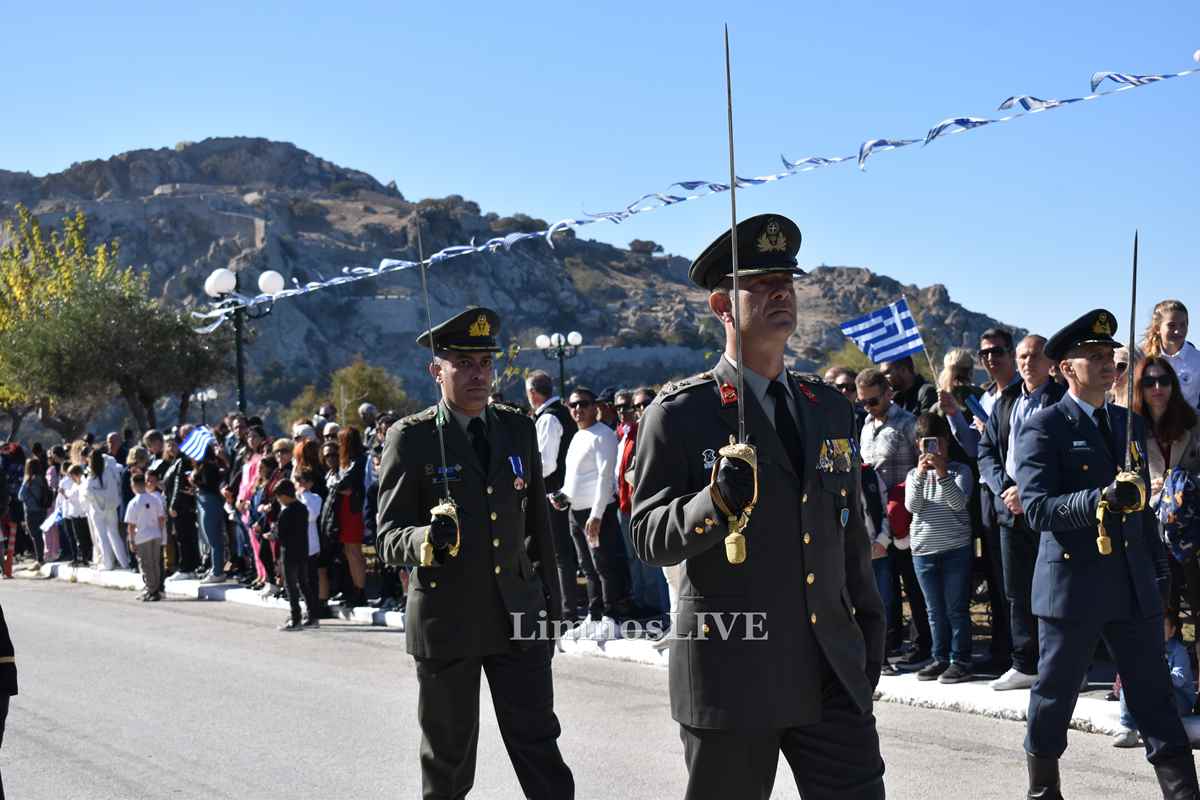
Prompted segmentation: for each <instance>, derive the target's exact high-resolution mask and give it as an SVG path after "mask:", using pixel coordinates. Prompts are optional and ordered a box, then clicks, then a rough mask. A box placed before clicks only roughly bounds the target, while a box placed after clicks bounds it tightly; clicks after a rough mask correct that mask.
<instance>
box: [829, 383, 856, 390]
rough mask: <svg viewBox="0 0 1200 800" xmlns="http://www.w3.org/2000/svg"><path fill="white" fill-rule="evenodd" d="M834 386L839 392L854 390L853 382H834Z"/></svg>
mask: <svg viewBox="0 0 1200 800" xmlns="http://www.w3.org/2000/svg"><path fill="white" fill-rule="evenodd" d="M834 387H835V388H837V390H838V391H839V392H853V391H855V386H854V384H853V383H835V384H834Z"/></svg>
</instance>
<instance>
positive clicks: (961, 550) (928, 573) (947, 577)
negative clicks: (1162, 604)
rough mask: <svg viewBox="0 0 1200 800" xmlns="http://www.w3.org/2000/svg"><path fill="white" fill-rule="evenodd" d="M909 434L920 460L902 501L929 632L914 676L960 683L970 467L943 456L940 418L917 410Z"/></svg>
mask: <svg viewBox="0 0 1200 800" xmlns="http://www.w3.org/2000/svg"><path fill="white" fill-rule="evenodd" d="M915 433H916V440H917V450H918V452H919V453H920V458H919V459H918V461H917V466H916V467H915V468H913V469H912V470H911V471H910V472H909V473H908V478H907V479H906V481H905V486H904V505H905V507H906V508H907V509H908V510H909V511H910V512H912V515H913V520H912V525H911V527H910V529H909V537H910V539H911V541H912V554H913V569H914V571H915V572H916V573H917V582H918V583H920V585H921V592H922V593H923V594H924V595H925V604H926V607H927V608H928V609H929V627H930V629H931V630H932V633H933V662H932V663H930V664H929V665H928V666H926V667H924V668H923V669H921V670H920V671H919V672H918V673H917V679H918V680H923V681H932V680H937V681H940V682H941V683H961V682H962V681H967V680H970V679H971V608H970V601H971V517H970V512H969V510H968V505H969V502H970V498H971V492H972V489H973V485H972V484H973V482H974V481H973V477H974V476H973V473H972V472H971V470H970V468H968V467H966V466H965V465H963V464H959V463H956V462H951V461H949V459H948V458H947V455H946V454H947V453H949V452H950V435H951V434H950V425H949V423H948V422H946V419H945V417H942V416H939V415H937V414H934V413H929V412H927V413H924V414H922V415H921V416H919V417H918V418H917V424H916V427H915Z"/></svg>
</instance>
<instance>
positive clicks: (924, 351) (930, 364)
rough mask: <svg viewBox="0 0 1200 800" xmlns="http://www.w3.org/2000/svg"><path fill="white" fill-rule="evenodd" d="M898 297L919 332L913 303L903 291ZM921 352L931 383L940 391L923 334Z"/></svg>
mask: <svg viewBox="0 0 1200 800" xmlns="http://www.w3.org/2000/svg"><path fill="white" fill-rule="evenodd" d="M900 297H902V298H903V299H904V305H906V306H908V313H909V314H912V320H913V325H914V326H915V327H916V329H917V333H918V334H919V333H920V332H921V326H920V324H919V323H918V322H917V315H916V314H913V304H912V303H910V302H909V301H908V295H906V294H905V293H904V292H901V293H900ZM921 352H923V353H924V354H925V361H926V362H927V363H928V364H929V374H930V375H931V376H932V378H933V385H934V387H935V388H937V390H938V391H939V392H940V391H941V390H942V387H940V386H938V385H937V381H938V370H937V367H935V366H934V365H933V356H931V355H930V354H929V348H928V347H927V346H926V344H925V337H924V336H921Z"/></svg>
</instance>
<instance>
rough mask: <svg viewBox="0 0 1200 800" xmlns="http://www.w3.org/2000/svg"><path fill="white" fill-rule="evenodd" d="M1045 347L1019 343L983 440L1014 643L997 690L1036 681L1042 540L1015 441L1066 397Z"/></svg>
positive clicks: (982, 460) (982, 459) (1038, 341)
mask: <svg viewBox="0 0 1200 800" xmlns="http://www.w3.org/2000/svg"><path fill="white" fill-rule="evenodd" d="M1045 346H1046V339H1045V337H1043V336H1037V335H1033V334H1031V335H1029V336H1026V337H1025V338H1024V339H1022V340H1021V343H1020V344H1019V345H1017V371H1018V372H1019V373H1020V375H1021V382H1019V383H1013V384H1010V385H1009V387H1008V388H1007V389H1005V390H1004V391H1003V392H1001V393H1000V397H999V398H998V399H997V400H996V403H995V405H993V406H992V413H991V415H990V416H989V417H988V421H987V425H986V426H985V427H984V430H983V437H982V438H981V439H980V441H979V472H980V475H981V477H982V478H983V481H984V483H986V484H987V487H988V490H989V491H988V492H987V496H988V497H989V498H991V500H992V501H993V502H992V511H994V513H995V515H996V521H997V522H998V523H999V524H1000V552H1001V557H1002V560H1003V564H1004V592H1005V594H1006V595H1007V598H1008V607H1009V632H1010V637H1011V639H1012V667H1011V668H1010V669H1009V670H1008V671H1007V672H1005V673H1004V674H1003V675H1001V676H1000V677H999V678H997V679H996V680H994V681H992V688H993V689H995V690H996V691H1003V690H1005V689H1028V688H1030V687H1032V686H1033V684H1034V682H1035V681H1036V680H1037V663H1038V630H1037V617H1035V616H1034V615H1033V610H1032V607H1031V596H1032V592H1033V567H1034V564H1035V563H1036V562H1037V551H1038V542H1039V540H1040V536H1039V534H1038V532H1037V531H1035V530H1032V529H1031V528H1030V527H1029V523H1028V522H1026V520H1025V510H1024V509H1023V508H1022V507H1021V498H1020V493H1019V491H1018V489H1017V482H1016V480H1015V479H1014V477H1013V475H1014V473H1015V471H1016V457H1015V453H1014V450H1013V443H1014V442H1016V440H1017V434H1018V433H1020V430H1021V427H1022V426H1023V425H1024V423H1025V422H1026V421H1028V419H1029V418H1030V417H1031V416H1033V414H1034V413H1036V412H1037V411H1038V410H1040V409H1043V408H1047V407H1049V406H1052V405H1054V404H1055V403H1057V402H1058V401H1059V400H1061V399H1062V396H1063V394H1065V393H1066V387H1065V386H1062V385H1060V384H1057V383H1055V382H1054V381H1052V380H1050V363H1051V362H1050V359H1049V358H1047V357H1046V354H1045V352H1044V349H1045Z"/></svg>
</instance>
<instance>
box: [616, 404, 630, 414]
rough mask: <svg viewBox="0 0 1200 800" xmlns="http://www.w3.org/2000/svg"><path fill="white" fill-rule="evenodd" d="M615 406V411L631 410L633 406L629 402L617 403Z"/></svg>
mask: <svg viewBox="0 0 1200 800" xmlns="http://www.w3.org/2000/svg"><path fill="white" fill-rule="evenodd" d="M615 408H616V409H617V411H621V412H624V411H633V406H632V405H630V404H629V403H617V405H616V406H615Z"/></svg>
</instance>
